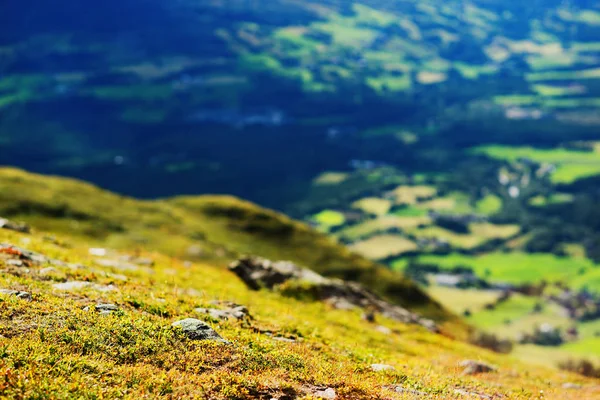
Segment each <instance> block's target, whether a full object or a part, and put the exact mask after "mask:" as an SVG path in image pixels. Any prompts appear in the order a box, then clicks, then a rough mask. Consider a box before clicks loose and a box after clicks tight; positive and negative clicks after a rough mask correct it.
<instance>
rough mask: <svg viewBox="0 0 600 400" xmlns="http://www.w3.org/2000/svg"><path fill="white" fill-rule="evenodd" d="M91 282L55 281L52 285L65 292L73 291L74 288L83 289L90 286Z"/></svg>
mask: <svg viewBox="0 0 600 400" xmlns="http://www.w3.org/2000/svg"><path fill="white" fill-rule="evenodd" d="M90 285H91V283H90V282H80V281H73V282H61V283H55V284H54V285H52V287H53V288H54V289H56V290H62V291H65V292H71V291H73V290H81V289H83V288H86V287H88V286H90Z"/></svg>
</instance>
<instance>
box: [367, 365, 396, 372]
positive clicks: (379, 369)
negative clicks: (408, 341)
mask: <svg viewBox="0 0 600 400" xmlns="http://www.w3.org/2000/svg"><path fill="white" fill-rule="evenodd" d="M371 370H373V371H375V372H382V371H395V370H396V368H394V367H392V366H391V365H387V364H371Z"/></svg>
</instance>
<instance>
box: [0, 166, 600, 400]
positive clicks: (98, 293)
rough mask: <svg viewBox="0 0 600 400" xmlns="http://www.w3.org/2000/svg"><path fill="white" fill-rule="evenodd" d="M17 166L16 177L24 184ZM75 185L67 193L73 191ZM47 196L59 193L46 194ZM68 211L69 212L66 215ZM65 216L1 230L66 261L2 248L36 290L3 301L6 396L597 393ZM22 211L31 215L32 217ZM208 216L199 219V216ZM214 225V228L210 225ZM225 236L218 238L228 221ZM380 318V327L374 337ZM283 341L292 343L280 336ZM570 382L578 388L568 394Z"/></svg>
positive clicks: (7, 282) (14, 279) (10, 275)
mask: <svg viewBox="0 0 600 400" xmlns="http://www.w3.org/2000/svg"><path fill="white" fill-rule="evenodd" d="M19 174H21V175H20V176H21V180H23V179H26V177H27V176H26V175H25V174H23V173H19ZM29 179H33V178H31V177H30V178H29ZM35 179H36V182H37V183H38V184H40V185H42V184H43V183H44V182H46V181H45V178H41V177H35ZM48 182H50V181H48ZM61 182H62V181H61ZM69 182H72V181H69ZM2 183H3V184H5V183H6V180H5V179H3V180H2ZM73 185H75V183H74V182H73ZM4 187H5V188H6V186H4ZM75 188H76V186H73V190H75ZM82 190H83V189H82ZM20 193H21V194H20V195H21V196H24V194H23V193H22V192H20ZM78 193H79V192H77V191H73V192H72V196H77V195H78ZM102 193H104V192H101V191H99V190H97V193H96V194H97V196H108V195H107V194H102ZM47 195H48V196H49V197H50V198H52V197H54V198H55V197H56V196H57V194H56V192H50V191H48V192H47ZM15 196H16V194H15ZM2 198H3V201H4V203H3V207H4V208H5V209H6V207H8V205H10V204H17V203H16V202H13V203H10V202H9V201H8V200H7V198H8V194H7V193H6V192H3V195H2ZM103 199H104V200H107V199H109V197H103ZM111 199H112V200H113V201H115V203H102V202H100V203H97V204H95V214H94V215H98V212H99V208H100V205H101V204H104V206H105V207H106V209H110V210H113V209H114V211H111V212H115V213H119V212H120V213H122V215H121V217H122V219H123V221H122V222H123V224H124V225H126V224H125V223H126V222H128V221H133V220H134V219H135V218H143V217H141V215H144V214H143V210H140V214H139V215H128V214H127V213H126V211H125V210H124V209H123V208H120V207H122V206H123V205H125V206H128V207H129V205H130V204H133V203H130V202H133V200H129V199H121V198H119V197H117V196H114V197H111ZM22 200H23V197H21V201H22ZM95 200H96V201H98V198H95ZM90 201H93V199H92V200H90ZM187 201H191V200H187ZM212 201H214V202H215V203H216V202H217V200H214V199H213V200H212ZM231 201H233V200H231ZM47 204H60V203H55V202H53V201H48V203H47ZM135 204H139V205H140V207H142V205H144V206H147V204H151V203H135ZM80 206H81V207H85V205H84V204H81V205H80ZM147 207H149V206H147ZM119 210H120V211H119ZM129 210H131V208H129ZM173 210H175V209H173ZM89 211H90V213H91V211H92V208H90V210H89ZM23 215H25V214H23ZM69 217H70V218H71V220H72V218H73V215H70V216H69ZM55 218H58V217H55ZM60 218H63V219H56V220H55V221H56V222H54V223H51V222H52V221H53V219H52V218H50V217H49V216H48V215H46V216H44V217H43V218H41V217H40V218H39V219H38V221H40V222H43V223H44V225H45V226H56V227H59V228H61V229H59V230H58V231H59V232H58V233H57V232H55V231H52V230H48V229H46V228H44V229H40V230H35V225H34V232H33V234H21V233H16V232H12V231H8V230H0V243H10V244H13V245H17V246H21V247H23V248H26V249H28V250H32V251H36V252H39V253H41V254H44V255H45V256H47V257H49V258H52V259H56V260H59V261H62V262H63V263H60V262H58V263H56V262H50V263H46V264H41V265H29V266H15V265H11V263H10V262H9V260H10V257H12V256H10V255H9V254H2V257H0V269H1V272H0V288H5V289H13V290H22V291H27V292H29V293H31V294H32V301H27V300H24V299H18V298H16V297H14V296H2V297H0V335H1V337H0V397H3V398H14V399H45V398H48V399H54V398H64V399H67V398H68V399H71V398H84V399H101V398H106V399H112V398H132V399H139V398H157V397H166V398H200V399H246V398H261V399H271V398H285V397H283V396H284V395H287V396H289V397H288V398H314V394H315V393H316V392H317V390H318V389H319V388H333V389H334V390H335V392H336V393H337V396H338V398H339V399H362V398H365V399H377V398H381V399H396V398H398V399H402V398H414V396H415V394H413V393H411V392H409V391H404V392H398V391H396V390H393V389H395V388H397V387H402V388H404V389H405V390H416V391H419V392H423V393H426V394H427V395H426V396H429V397H430V398H440V399H447V398H462V397H464V395H461V394H459V393H458V392H457V390H458V391H463V393H465V392H468V393H478V394H480V395H488V396H491V397H492V398H516V399H518V398H522V399H532V398H556V399H568V398H577V399H583V398H586V399H587V398H590V399H591V398H595V397H597V396H598V395H600V387H599V386H598V384H597V382H595V381H591V380H586V379H585V378H581V377H578V376H575V375H570V374H567V373H563V372H558V371H556V370H553V369H546V368H545V367H537V366H536V367H532V366H530V365H527V364H523V363H521V362H519V361H517V360H515V359H513V358H510V357H507V356H500V355H496V354H493V353H490V352H488V351H485V350H482V349H479V348H476V347H472V346H470V345H467V344H464V343H463V342H460V341H457V340H455V339H452V338H450V337H448V335H438V334H432V333H430V332H428V331H426V330H425V329H423V328H421V327H418V326H408V325H405V324H401V323H398V322H394V321H390V320H386V319H384V318H381V317H378V318H377V322H376V323H374V324H373V323H368V322H365V321H363V320H362V318H361V313H360V312H359V311H358V310H355V311H341V310H333V309H332V308H330V307H329V306H328V305H326V304H324V303H321V302H315V301H302V300H299V299H294V298H290V297H285V296H283V295H282V294H280V293H277V292H267V291H260V292H252V291H250V290H248V289H247V288H246V287H245V286H244V285H243V284H242V282H241V281H240V280H238V279H237V277H235V275H233V274H232V273H231V272H229V271H227V270H226V269H225V268H223V266H222V264H221V263H220V262H217V261H211V260H209V259H207V260H204V261H203V260H196V261H195V262H193V263H192V262H186V261H184V259H182V258H180V257H179V256H177V255H176V254H175V253H176V252H173V253H167V254H165V252H163V251H162V249H161V247H160V246H157V248H158V250H156V251H152V248H153V245H154V244H155V243H160V238H161V237H163V238H165V240H172V239H170V238H169V232H168V231H161V228H160V227H156V228H154V229H155V231H152V230H151V229H150V228H146V229H147V230H145V231H144V234H145V235H149V232H155V233H154V235H155V236H149V237H151V238H152V240H153V241H152V242H151V244H150V245H148V244H145V245H144V244H140V243H138V244H137V246H135V247H131V248H128V247H127V246H125V245H124V244H123V242H119V241H114V242H111V241H110V240H109V239H110V236H111V235H108V236H105V237H97V238H96V239H95V240H92V239H87V237H88V236H86V234H84V233H82V232H81V231H77V230H75V233H74V234H72V235H69V230H68V229H67V227H68V226H69V225H68V223H67V222H66V221H68V218H67V219H64V218H65V217H64V216H61V217H60ZM30 219H31V220H35V219H36V218H35V215H34V214H32V215H31V218H30ZM209 221H210V218H206V224H209V223H210V222H209ZM96 222H97V221H96ZM132 224H133V223H132ZM92 225H93V224H91V225H90V226H92ZM212 226H219V225H218V224H217V223H215V222H213V225H212ZM204 227H205V228H206V226H204ZM38 229H39V228H38ZM172 229H174V228H172ZM221 232H222V234H223V235H226V232H225V230H223V231H221ZM51 235H53V236H54V237H50V236H51ZM215 235H216V234H215ZM244 237H247V236H244V234H242V233H240V234H238V235H231V237H230V240H231V241H232V243H233V242H235V241H236V240H237V239H238V238H244ZM180 240H183V239H180ZM107 242H108V243H118V244H120V245H119V246H115V247H119V250H110V248H111V247H112V246H105V247H108V248H109V250H108V251H107V254H106V255H105V256H100V257H99V256H93V255H90V252H89V248H90V247H96V246H98V245H102V244H103V243H105V244H106V243H107ZM221 243H223V242H221ZM241 243H243V242H241ZM264 243H266V241H265V242H263V245H262V246H263V247H264V248H266V244H264ZM238 245H241V244H238ZM313 245H314V244H313ZM263 247H259V248H263ZM159 250H160V251H159ZM271 251H273V250H271ZM124 255H129V256H135V257H142V258H150V259H152V260H153V261H154V265H153V266H149V265H137V264H132V263H131V262H128V261H125V259H124V258H123V256H124ZM50 268H51V269H50ZM72 281H85V282H90V283H91V284H92V285H90V286H88V287H85V288H83V289H80V290H75V291H61V290H58V289H57V288H55V287H54V285H55V284H57V283H62V282H72ZM407 288H410V287H409V286H407ZM106 289H111V290H106ZM213 300H227V301H234V302H236V303H239V304H242V305H245V306H247V307H248V309H249V311H250V313H251V315H252V317H253V319H251V320H246V321H241V322H237V321H225V322H219V321H215V320H211V319H210V318H208V317H206V316H202V315H199V314H197V313H196V312H195V311H194V310H195V308H197V307H210V303H211V301H213ZM99 303H112V304H115V305H117V306H118V307H119V311H117V312H115V313H112V314H110V315H100V314H98V313H96V312H95V311H93V307H92V310H91V311H86V310H85V308H86V307H87V306H93V305H96V304H99ZM416 308H419V307H416ZM439 313H442V312H441V311H440V312H439ZM190 317H191V318H200V319H203V320H205V321H207V322H209V323H210V324H211V325H212V326H213V327H214V328H215V329H216V330H217V332H218V333H219V334H220V335H222V336H223V337H224V338H225V339H227V340H229V341H230V342H231V345H224V344H214V343H207V342H197V341H190V340H189V339H187V338H186V337H185V336H184V335H183V334H181V333H180V332H178V331H176V330H174V329H173V328H171V324H172V323H173V322H174V321H177V320H181V319H184V318H190ZM447 321H450V319H449V317H447ZM380 326H385V327H387V328H388V329H389V331H387V332H383V331H382V329H381V328H380ZM452 326H454V327H455V329H457V330H460V329H461V326H462V325H460V324H459V323H457V322H446V324H445V327H444V329H445V331H446V332H447V333H450V330H451V329H452ZM463 328H464V327H463ZM278 337H279V338H286V339H292V340H293V341H279V340H275V338H278ZM464 359H476V360H482V361H485V362H488V363H492V364H495V365H497V366H498V367H499V370H498V372H495V373H489V374H483V375H476V376H465V375H462V370H461V369H460V368H459V367H458V363H459V362H460V361H462V360H464ZM374 363H384V364H389V365H391V366H393V367H395V371H388V372H374V371H372V370H371V368H370V365H371V364H374ZM568 382H572V383H578V384H581V385H583V386H582V388H581V389H577V390H569V389H564V388H563V384H565V383H568Z"/></svg>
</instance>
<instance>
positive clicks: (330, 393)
mask: <svg viewBox="0 0 600 400" xmlns="http://www.w3.org/2000/svg"><path fill="white" fill-rule="evenodd" d="M314 396H315V397H319V398H321V399H326V400H335V399H336V398H337V394H336V393H335V390H334V389H332V388H328V389H325V390H318V391H316V392H315V393H314Z"/></svg>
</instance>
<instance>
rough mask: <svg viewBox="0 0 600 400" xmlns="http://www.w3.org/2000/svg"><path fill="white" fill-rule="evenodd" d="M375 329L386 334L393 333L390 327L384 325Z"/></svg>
mask: <svg viewBox="0 0 600 400" xmlns="http://www.w3.org/2000/svg"><path fill="white" fill-rule="evenodd" d="M375 330H376V331H377V332H380V333H383V334H384V335H391V334H392V333H393V331H392V330H391V329H390V328H388V327H387V326H383V325H378V326H376V327H375Z"/></svg>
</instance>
